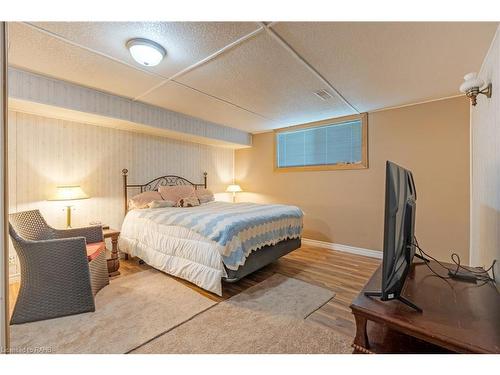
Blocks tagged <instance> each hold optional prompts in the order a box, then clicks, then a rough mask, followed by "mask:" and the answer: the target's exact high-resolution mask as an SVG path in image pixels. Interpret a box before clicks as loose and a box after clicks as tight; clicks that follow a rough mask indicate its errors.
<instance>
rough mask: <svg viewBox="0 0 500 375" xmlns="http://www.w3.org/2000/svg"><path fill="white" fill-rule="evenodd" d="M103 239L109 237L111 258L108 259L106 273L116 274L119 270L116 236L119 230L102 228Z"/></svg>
mask: <svg viewBox="0 0 500 375" xmlns="http://www.w3.org/2000/svg"><path fill="white" fill-rule="evenodd" d="M103 234H104V239H106V238H111V258H109V259H108V260H107V261H108V273H109V276H118V275H119V274H120V271H118V269H119V268H120V257H119V256H118V236H119V235H120V231H119V230H116V229H111V228H109V229H104V230H103Z"/></svg>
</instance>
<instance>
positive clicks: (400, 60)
mask: <svg viewBox="0 0 500 375" xmlns="http://www.w3.org/2000/svg"><path fill="white" fill-rule="evenodd" d="M497 27H498V24H497V23H477V22H476V23H474V22H460V23H458V22H439V23H432V22H416V23H412V22H401V23H388V22H366V23H365V22H284V23H277V24H275V25H274V26H273V29H274V30H275V31H277V32H278V34H279V35H280V36H281V37H283V38H284V39H285V40H286V41H287V42H288V43H289V44H290V45H291V46H292V47H293V48H294V49H295V50H296V51H297V52H298V53H299V54H300V55H302V56H303V57H304V58H305V59H306V60H307V61H308V62H309V63H311V64H312V65H313V66H314V67H315V68H316V69H317V70H318V71H319V72H320V73H321V74H322V75H323V76H324V77H325V78H326V79H328V80H329V81H330V83H332V84H333V85H334V86H335V88H337V90H339V92H340V93H341V94H342V95H343V96H344V97H345V98H346V99H347V100H349V102H351V103H352V104H354V105H355V106H356V107H357V108H358V109H359V110H360V111H370V110H374V109H380V108H386V107H392V106H397V105H402V104H408V103H415V102H420V101H425V100H430V99H438V98H443V97H447V96H452V95H458V94H460V93H459V91H458V86H459V85H460V83H461V82H462V77H463V75H464V74H465V73H467V72H470V71H478V70H479V68H480V66H481V62H482V61H483V58H484V56H485V55H486V52H487V50H488V48H489V46H490V44H491V41H492V39H493V35H494V33H495V30H496V28H497Z"/></svg>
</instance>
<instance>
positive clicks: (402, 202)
mask: <svg viewBox="0 0 500 375" xmlns="http://www.w3.org/2000/svg"><path fill="white" fill-rule="evenodd" d="M416 203H417V192H416V189H415V182H414V180H413V175H412V173H411V172H410V171H409V170H407V169H405V168H403V167H400V166H399V165H397V164H395V163H393V162H391V161H387V163H386V167H385V216H384V254H383V260H382V289H381V291H380V292H366V293H365V295H367V296H371V297H380V299H381V300H382V301H389V300H393V299H398V300H400V301H401V302H403V303H405V304H407V305H409V306H410V307H412V308H414V309H415V310H417V311H422V310H421V309H420V308H419V307H418V306H416V305H415V304H413V303H412V302H410V301H408V300H407V299H406V298H404V297H403V296H402V295H401V293H402V291H403V287H404V284H405V280H406V277H407V275H408V272H409V271H410V267H411V264H412V261H413V257H414V256H415V255H416V254H415V245H414V234H415V212H416V208H417V205H416ZM417 256H418V257H420V256H419V255H418V254H417ZM424 261H426V259H424Z"/></svg>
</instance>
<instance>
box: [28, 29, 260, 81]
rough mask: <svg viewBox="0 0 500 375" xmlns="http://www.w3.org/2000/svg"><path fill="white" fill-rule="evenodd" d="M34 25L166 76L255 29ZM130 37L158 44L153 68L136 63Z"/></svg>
mask: <svg viewBox="0 0 500 375" xmlns="http://www.w3.org/2000/svg"><path fill="white" fill-rule="evenodd" d="M34 25H36V26H38V27H41V28H43V29H45V30H47V31H50V32H53V33H55V34H57V35H60V36H62V37H64V38H66V39H68V40H71V41H72V42H75V43H78V44H81V45H84V46H86V47H88V48H91V49H93V50H96V51H99V52H101V53H105V54H107V55H109V56H112V57H114V58H116V59H119V60H121V61H124V62H126V63H129V64H131V65H134V66H137V67H139V68H141V69H147V70H150V71H152V72H155V73H158V74H161V75H162V76H165V77H170V76H172V75H174V74H175V73H177V72H179V71H181V70H182V69H184V68H186V67H188V66H190V65H193V64H194V63H196V62H198V61H200V60H202V59H204V58H205V57H207V56H209V55H211V54H213V53H214V52H216V51H218V50H220V49H221V48H223V47H225V46H226V45H228V44H230V43H232V42H233V41H235V40H237V39H239V38H241V37H243V36H245V35H246V34H249V33H251V32H252V31H255V30H257V29H258V28H259V25H258V24H256V23H254V22H37V23H34ZM131 38H146V39H150V40H153V41H155V42H157V43H159V44H160V45H162V46H163V47H164V48H165V50H166V51H167V56H166V58H165V59H164V60H163V61H162V62H161V63H160V64H159V65H157V66H155V67H149V68H146V67H144V66H141V65H139V64H137V63H136V62H135V61H134V60H133V59H132V57H131V56H130V53H129V52H128V50H127V48H126V47H125V44H126V42H127V41H128V40H129V39H131Z"/></svg>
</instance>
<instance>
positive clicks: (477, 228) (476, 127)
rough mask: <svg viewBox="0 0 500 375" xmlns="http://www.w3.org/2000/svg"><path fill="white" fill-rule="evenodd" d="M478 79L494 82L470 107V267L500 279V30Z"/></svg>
mask: <svg viewBox="0 0 500 375" xmlns="http://www.w3.org/2000/svg"><path fill="white" fill-rule="evenodd" d="M479 76H480V77H481V78H482V79H484V81H485V82H487V83H489V82H492V84H493V94H492V96H491V98H490V99H488V98H486V97H485V96H484V95H480V96H478V98H477V106H476V107H471V108H472V109H471V144H472V145H471V146H472V147H471V153H472V157H471V169H472V184H471V188H472V189H471V190H472V191H471V193H472V194H471V246H470V247H471V265H474V266H487V267H489V266H490V265H491V262H492V261H493V259H497V261H498V263H497V267H496V269H495V275H496V276H497V280H498V278H499V277H500V90H499V89H500V28H499V29H498V30H497V33H496V36H495V39H494V41H493V43H492V45H491V47H490V50H489V52H488V55H487V56H486V58H485V60H484V62H483V66H482V68H481V71H480V73H479Z"/></svg>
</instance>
